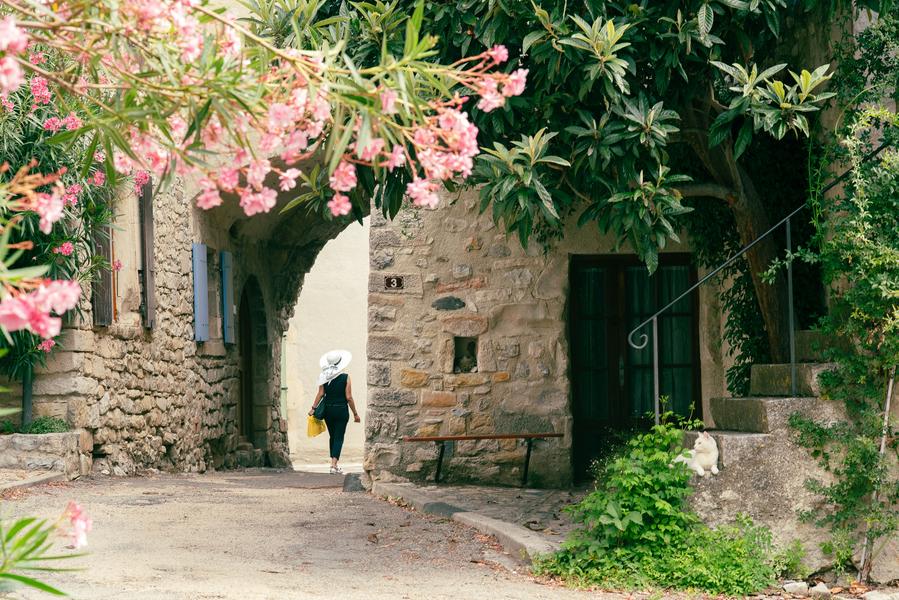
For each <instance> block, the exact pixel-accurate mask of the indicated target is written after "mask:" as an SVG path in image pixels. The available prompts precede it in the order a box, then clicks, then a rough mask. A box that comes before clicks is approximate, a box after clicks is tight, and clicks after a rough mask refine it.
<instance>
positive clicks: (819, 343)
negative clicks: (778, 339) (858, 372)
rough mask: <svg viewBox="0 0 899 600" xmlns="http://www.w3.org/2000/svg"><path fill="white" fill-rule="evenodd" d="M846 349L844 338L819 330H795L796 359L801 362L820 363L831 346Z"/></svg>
mask: <svg viewBox="0 0 899 600" xmlns="http://www.w3.org/2000/svg"><path fill="white" fill-rule="evenodd" d="M834 347H837V348H841V349H844V350H845V349H848V347H849V345H848V344H847V343H846V342H845V340H839V339H834V338H833V337H828V336H827V335H825V334H824V333H823V332H821V331H813V330H802V331H797V332H796V361H797V362H802V363H821V362H824V361H825V360H826V359H827V357H826V356H825V354H826V352H827V350H829V349H831V348H834Z"/></svg>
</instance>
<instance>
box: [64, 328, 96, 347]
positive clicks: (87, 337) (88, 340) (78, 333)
mask: <svg viewBox="0 0 899 600" xmlns="http://www.w3.org/2000/svg"><path fill="white" fill-rule="evenodd" d="M59 347H60V348H62V349H64V350H69V351H72V352H90V351H92V350H94V332H93V331H91V330H89V329H66V330H65V331H63V333H62V337H61V338H60V340H59Z"/></svg>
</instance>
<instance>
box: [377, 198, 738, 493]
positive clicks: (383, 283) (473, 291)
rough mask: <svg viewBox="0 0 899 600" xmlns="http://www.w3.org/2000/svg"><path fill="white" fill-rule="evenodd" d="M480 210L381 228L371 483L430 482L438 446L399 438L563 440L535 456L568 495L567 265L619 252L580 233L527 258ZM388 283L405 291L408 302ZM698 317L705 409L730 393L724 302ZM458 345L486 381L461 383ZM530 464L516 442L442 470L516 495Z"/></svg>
mask: <svg viewBox="0 0 899 600" xmlns="http://www.w3.org/2000/svg"><path fill="white" fill-rule="evenodd" d="M477 203H478V202H477V195H476V194H475V193H471V192H467V193H463V194H462V195H460V196H458V197H455V196H453V197H450V196H447V197H445V198H444V199H443V201H442V202H441V205H440V207H439V208H438V209H436V210H433V211H429V210H416V209H411V210H407V211H405V212H402V213H401V214H400V215H399V216H398V217H397V219H395V220H394V221H393V222H391V223H388V222H386V221H385V220H384V219H383V218H382V217H380V215H373V216H372V231H371V240H370V246H371V269H372V271H371V274H370V279H369V292H370V294H369V340H368V357H369V370H368V383H369V410H368V416H367V420H366V437H367V448H366V461H365V469H366V472H367V473H368V475H369V476H370V477H373V478H378V479H382V480H390V479H402V478H430V477H433V470H434V468H435V464H436V452H437V450H436V448H435V445H434V444H427V443H403V442H401V441H400V438H401V437H402V436H414V435H420V436H433V435H461V434H490V433H519V432H546V431H553V432H558V433H563V434H564V438H562V439H555V440H547V441H542V442H538V443H537V444H536V446H535V449H534V453H533V456H532V459H531V482H532V483H533V484H536V485H565V484H567V483H569V482H570V480H571V475H572V470H571V456H570V452H571V443H572V440H571V431H572V416H571V407H570V398H569V391H570V389H569V388H570V382H569V374H568V360H569V349H568V338H567V321H566V316H567V315H566V312H567V303H568V275H569V263H570V257H571V255H573V254H591V255H596V254H615V253H616V250H615V248H614V240H613V239H610V238H609V237H608V236H604V235H600V234H599V233H598V232H597V231H596V230H595V229H592V228H591V229H579V228H577V227H576V225H575V224H574V223H571V224H569V227H568V230H567V231H566V236H565V239H564V240H563V241H562V242H560V243H559V244H558V245H557V246H555V247H554V248H552V249H551V250H550V251H549V252H548V253H544V251H543V248H542V247H541V246H540V245H539V244H537V243H534V244H532V245H531V246H530V248H529V249H528V250H524V249H523V248H522V247H521V245H520V244H519V242H518V240H517V239H515V238H512V239H510V238H509V236H507V235H506V234H505V233H504V232H503V231H502V230H500V229H498V228H496V227H495V226H494V224H493V222H492V220H491V218H490V216H489V215H478V212H477ZM685 250H686V247H685V246H683V245H681V246H678V245H675V246H673V247H669V249H668V251H673V252H678V251H680V252H684V251H685ZM622 252H626V250H623V251H622ZM388 277H402V280H403V286H402V289H396V288H393V287H392V286H393V285H395V284H396V280H389V281H388V280H387V279H386V278H388ZM700 306H701V310H700V314H699V319H700V323H701V325H700V358H701V361H702V367H703V368H702V393H703V398H704V399H707V398H709V397H711V396H713V395H722V394H723V392H724V368H725V364H724V363H725V361H724V358H723V355H724V349H723V348H722V342H721V312H720V308H719V305H718V302H717V294H716V290H714V289H711V288H706V289H703V291H702V295H701V297H700ZM455 338H471V339H474V338H476V342H475V343H476V363H477V372H474V373H471V372H463V373H456V372H454V371H456V370H457V369H455V368H454V366H455V365H454V356H455V347H454V345H455V343H456V342H455V340H454V339H455ZM523 456H524V446H523V444H522V443H521V442H517V441H514V440H512V441H473V442H469V441H466V442H458V443H456V444H455V446H454V448H452V450H451V452H450V453H449V454H448V455H447V457H446V460H445V464H447V466H448V469H447V474H448V476H449V477H450V478H451V479H458V480H464V479H477V480H480V481H494V482H504V483H515V482H517V481H518V479H519V477H520V468H521V465H522V462H523Z"/></svg>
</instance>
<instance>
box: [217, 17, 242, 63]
mask: <svg viewBox="0 0 899 600" xmlns="http://www.w3.org/2000/svg"><path fill="white" fill-rule="evenodd" d="M227 17H228V18H229V19H231V20H232V21H234V20H237V17H236V16H233V15H227ZM219 48H221V50H222V54H224V55H225V58H231V59H234V60H237V59H238V58H240V51H241V49H242V48H243V37H242V34H241V33H240V32H239V31H237V30H236V29H234V28H233V27H225V38H224V39H223V40H222V41H221V42H220V43H219Z"/></svg>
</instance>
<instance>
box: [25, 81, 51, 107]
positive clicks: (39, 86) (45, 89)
mask: <svg viewBox="0 0 899 600" xmlns="http://www.w3.org/2000/svg"><path fill="white" fill-rule="evenodd" d="M30 85H31V96H32V97H33V98H34V103H35V105H38V104H50V100H52V99H53V94H52V93H50V86H49V85H48V84H47V80H46V79H44V78H43V77H32V78H31V82H30Z"/></svg>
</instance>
